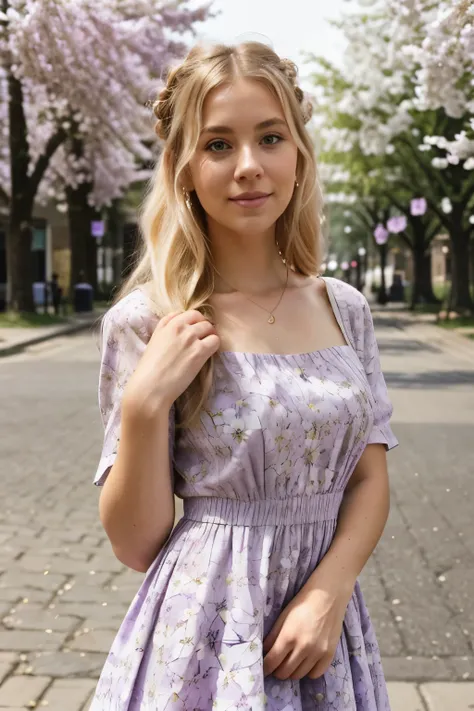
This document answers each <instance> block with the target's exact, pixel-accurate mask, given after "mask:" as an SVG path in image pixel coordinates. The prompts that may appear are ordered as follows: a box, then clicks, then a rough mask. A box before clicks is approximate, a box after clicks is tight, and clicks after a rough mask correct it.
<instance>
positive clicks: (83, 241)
mask: <svg viewBox="0 0 474 711" xmlns="http://www.w3.org/2000/svg"><path fill="white" fill-rule="evenodd" d="M90 190H91V185H90V184H89V183H82V184H81V185H79V186H78V187H77V188H72V187H68V188H66V197H67V205H68V217H69V238H70V245H71V290H72V289H73V288H74V285H75V284H77V283H78V282H80V281H83V280H84V279H85V280H86V281H87V282H88V283H89V284H91V285H92V286H93V287H94V290H95V291H96V290H97V241H96V238H95V237H92V235H91V221H92V219H93V217H94V214H95V211H94V210H93V208H91V206H90V205H89V203H88V196H89V193H90Z"/></svg>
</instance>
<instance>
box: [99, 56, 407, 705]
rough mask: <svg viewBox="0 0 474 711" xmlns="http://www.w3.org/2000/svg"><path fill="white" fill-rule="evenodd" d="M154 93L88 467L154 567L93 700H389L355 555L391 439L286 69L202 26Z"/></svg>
mask: <svg viewBox="0 0 474 711" xmlns="http://www.w3.org/2000/svg"><path fill="white" fill-rule="evenodd" d="M155 113H156V116H157V118H158V123H157V132H158V135H159V136H160V137H161V138H162V139H163V141H164V147H163V152H162V156H161V159H160V162H159V165H158V168H157V171H156V174H155V176H154V178H153V180H152V184H151V190H150V192H149V194H148V197H147V199H146V203H145V207H144V211H143V215H142V232H143V235H144V251H143V256H142V259H141V261H140V262H139V264H138V266H137V267H136V270H135V272H134V274H133V275H132V277H131V278H130V280H129V282H128V284H127V285H126V287H125V290H124V295H123V298H122V299H121V300H119V301H118V303H116V304H115V306H113V308H112V309H111V310H110V311H109V313H108V315H107V316H106V318H105V322H104V326H103V332H104V333H103V338H104V349H103V357H102V367H101V375H100V388H99V396H100V405H101V411H102V415H103V420H104V424H105V442H104V449H103V455H102V459H101V462H100V465H99V468H98V471H97V475H96V479H95V481H96V483H97V484H99V485H103V490H102V492H101V498H100V515H101V520H102V522H103V525H104V528H105V530H106V532H107V535H108V536H109V538H110V541H111V544H112V547H113V550H114V552H115V554H116V556H117V557H118V559H119V560H121V561H122V562H123V563H124V564H125V565H127V566H129V567H131V568H134V569H136V570H139V571H143V572H145V571H146V572H147V575H146V578H145V581H144V583H143V585H142V587H141V589H140V591H139V592H138V594H137V596H136V598H135V600H134V601H133V603H132V605H131V608H130V610H129V612H128V614H127V616H126V618H125V620H124V622H123V625H122V627H121V629H120V631H119V633H118V636H117V638H116V640H115V642H114V644H113V647H112V650H111V652H110V654H109V656H108V659H107V661H106V664H105V667H104V670H103V672H102V676H101V679H100V681H99V684H98V687H97V691H96V696H95V699H94V701H93V704H92V707H91V711H106V710H107V711H108V710H109V709H110V711H112V709H113V710H114V711H125V710H126V709H127V710H128V711H131V710H133V711H137V710H138V709H140V710H141V711H156V710H157V709H159V710H160V711H164V710H166V711H168V710H171V709H173V710H174V709H180V710H181V709H182V710H183V711H198V710H199V711H208V710H210V709H219V710H225V711H231V710H232V709H248V710H251V711H260V710H262V709H264V708H265V709H269V710H271V711H290V710H295V711H299V710H303V709H304V710H305V711H308V710H309V709H319V710H324V711H326V710H329V709H331V710H333V709H337V710H338V711H339V710H340V709H357V710H358V711H359V710H360V711H386V710H387V709H388V708H389V704H388V700H387V692H386V688H385V682H384V678H383V672H382V667H381V662H380V656H379V650H378V647H377V642H376V639H375V636H374V632H373V629H372V626H371V623H370V620H369V617H368V614H367V610H366V607H365V605H364V601H363V599H362V595H361V592H360V589H359V586H358V583H357V576H358V575H359V573H360V571H361V569H362V568H363V566H364V565H365V563H366V561H367V559H368V558H369V556H370V554H371V552H372V550H373V548H374V546H375V545H376V543H377V541H378V539H379V537H380V535H381V533H382V530H383V527H384V525H385V522H386V518H387V514H388V507H389V493H388V482H387V467H386V450H387V449H388V448H391V447H393V446H394V445H395V444H396V440H395V438H394V436H393V434H392V432H391V430H390V427H389V424H388V423H389V418H390V415H391V406H390V403H389V401H388V399H387V392H386V388H385V383H384V379H383V376H382V374H381V372H380V365H379V358H378V351H377V345H376V341H375V337H374V331H373V325H372V320H371V316H370V311H369V309H368V305H367V302H366V301H365V299H364V298H363V297H362V296H361V295H360V294H359V293H358V292H357V291H356V290H355V289H353V288H352V287H350V286H348V285H347V284H344V283H342V282H339V281H337V280H331V279H322V278H318V276H317V273H318V268H319V264H320V259H321V255H320V241H319V240H320V235H319V207H318V190H317V178H316V168H315V162H314V158H313V153H312V145H311V141H310V138H309V136H308V134H307V132H306V129H305V125H304V124H305V122H306V121H307V120H308V118H309V112H308V110H307V108H306V105H305V103H304V100H303V94H302V92H301V90H300V89H299V87H298V86H297V84H296V69H295V67H294V65H293V64H292V63H291V62H289V61H286V60H281V59H280V58H279V57H278V56H277V55H276V54H275V53H274V52H273V51H272V50H271V49H269V48H268V47H267V46H265V45H261V44H259V43H246V44H242V45H240V46H237V47H225V46H216V47H212V48H211V49H210V50H207V51H206V50H204V49H199V48H196V49H194V50H193V51H191V53H190V54H189V56H188V57H187V58H186V60H185V61H184V63H183V64H182V65H181V66H180V67H178V68H177V69H175V70H174V71H172V72H171V73H170V75H169V77H168V82H167V86H166V88H165V89H164V90H163V91H162V92H161V94H160V96H159V100H158V101H157V102H156V104H155ZM176 423H177V424H176ZM174 494H176V495H177V496H179V497H181V498H183V499H184V517H183V518H182V519H181V521H180V522H179V523H178V525H177V526H176V528H175V529H174V531H173V532H172V533H171V531H172V527H173V522H174V515H175V512H174ZM170 534H171V535H170Z"/></svg>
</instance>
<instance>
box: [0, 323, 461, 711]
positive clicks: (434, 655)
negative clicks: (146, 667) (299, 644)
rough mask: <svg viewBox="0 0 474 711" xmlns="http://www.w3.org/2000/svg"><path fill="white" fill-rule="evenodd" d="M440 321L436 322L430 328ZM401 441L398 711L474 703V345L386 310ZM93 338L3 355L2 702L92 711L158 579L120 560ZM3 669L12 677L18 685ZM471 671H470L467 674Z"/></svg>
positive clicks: (392, 537) (377, 571)
mask: <svg viewBox="0 0 474 711" xmlns="http://www.w3.org/2000/svg"><path fill="white" fill-rule="evenodd" d="M430 328H431V331H430ZM377 330H378V337H379V342H380V346H381V352H382V358H383V363H384V369H385V372H386V374H387V381H388V384H389V387H390V389H391V394H392V399H393V402H394V405H395V413H396V414H395V417H394V429H395V431H396V434H397V435H398V437H399V439H400V442H401V446H400V447H399V448H398V449H396V450H394V451H393V452H392V453H391V455H390V471H391V481H392V510H391V515H390V521H389V524H388V526H387V529H386V532H385V534H384V537H383V539H382V541H381V542H380V545H379V547H378V549H377V551H376V554H375V555H374V557H373V559H372V560H371V562H370V564H369V565H368V567H367V569H366V571H365V572H364V575H363V581H362V582H363V587H364V590H365V594H366V597H367V600H368V603H369V607H370V609H371V612H372V617H373V619H374V621H375V624H376V627H377V630H378V635H379V641H380V645H381V648H382V652H383V655H384V662H385V669H386V674H387V677H388V679H389V680H390V681H391V682H392V683H391V684H390V691H391V694H392V699H393V702H392V703H393V711H426V709H429V710H430V711H467V709H473V708H474V683H472V680H474V652H473V640H474V552H473V547H472V540H473V538H474V517H473V516H472V502H473V500H474V499H473V493H474V477H473V472H474V448H473V447H472V438H473V432H474V430H473V424H474V397H473V393H474V388H473V385H474V348H473V349H472V350H469V348H468V347H466V348H464V349H463V348H460V347H458V345H457V342H451V341H449V339H448V340H447V341H446V342H444V343H440V344H438V343H437V344H436V345H435V344H434V335H433V334H434V331H433V327H426V328H425V327H423V326H416V327H413V326H411V327H410V326H409V325H405V326H404V327H403V328H398V327H396V324H395V322H394V320H393V318H378V319H377ZM97 370H98V352H97V349H96V344H95V342H94V338H92V337H91V335H89V334H81V335H80V336H76V337H70V338H63V339H57V340H55V341H50V342H47V343H44V344H41V345H38V346H36V347H33V348H31V349H30V350H29V351H28V352H27V353H24V354H22V355H18V356H12V357H10V358H4V359H1V360H0V392H1V393H2V403H3V407H2V408H1V410H0V427H1V430H0V431H1V437H0V461H1V473H0V486H1V501H2V507H1V511H0V619H1V620H2V624H1V625H0V710H1V711H17V710H19V709H24V708H32V707H33V706H34V705H36V704H38V705H40V706H41V705H42V706H46V707H47V708H48V709H49V711H83V710H85V709H87V707H88V699H89V698H90V695H91V693H92V691H93V688H94V685H95V683H96V679H97V676H98V674H99V672H100V669H101V667H102V664H103V661H104V656H105V654H106V652H107V651H108V649H109V647H110V644H111V642H112V639H113V636H114V634H115V632H116V630H117V628H118V626H119V624H120V622H121V620H122V618H123V616H124V614H125V612H126V609H127V607H128V604H129V602H130V601H131V599H132V597H133V595H134V594H135V592H136V590H137V588H138V586H139V584H140V581H141V579H142V577H143V576H141V575H140V574H138V573H135V572H132V571H128V570H126V569H124V568H123V567H122V566H121V565H120V563H118V562H117V561H116V560H115V559H114V558H113V556H112V554H111V552H110V549H109V544H108V542H107V540H106V538H105V536H104V534H103V532H102V530H101V526H100V523H99V520H98V514H97V500H98V491H97V490H96V488H95V487H93V486H92V485H91V483H90V482H91V477H92V474H93V471H94V468H95V466H96V463H97V459H98V455H99V451H100V444H101V435H102V431H101V423H100V419H99V413H98V409H97V404H96V388H97ZM2 681H3V683H2ZM454 682H457V683H454Z"/></svg>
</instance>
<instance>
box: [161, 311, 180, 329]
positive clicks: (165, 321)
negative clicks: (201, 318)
mask: <svg viewBox="0 0 474 711" xmlns="http://www.w3.org/2000/svg"><path fill="white" fill-rule="evenodd" d="M181 313H183V312H182V311H172V312H171V313H170V314H166V316H163V317H162V318H160V320H159V321H158V326H159V327H160V328H163V327H164V326H167V325H168V324H169V322H170V321H172V320H173V319H174V318H176V316H179V314H181Z"/></svg>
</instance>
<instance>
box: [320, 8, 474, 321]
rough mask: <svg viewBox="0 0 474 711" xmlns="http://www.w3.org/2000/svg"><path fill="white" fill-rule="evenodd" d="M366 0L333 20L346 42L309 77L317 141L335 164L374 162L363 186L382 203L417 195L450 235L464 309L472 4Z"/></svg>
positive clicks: (471, 179)
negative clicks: (317, 114) (334, 59)
mask: <svg viewBox="0 0 474 711" xmlns="http://www.w3.org/2000/svg"><path fill="white" fill-rule="evenodd" d="M367 4H369V3H367V0H365V2H364V5H367ZM370 4H371V5H372V8H371V11H370V12H366V11H364V12H362V13H358V14H356V15H352V16H351V17H350V18H347V19H346V20H344V21H343V22H342V23H341V27H342V30H343V31H344V33H345V35H346V37H347V40H348V52H347V56H346V61H345V64H344V67H343V69H342V71H336V70H335V69H334V68H333V67H331V66H330V65H328V64H327V63H323V64H322V72H320V74H319V75H318V77H317V81H318V87H319V106H320V109H321V110H322V112H323V113H325V115H326V117H327V120H326V130H325V131H324V145H325V147H326V150H327V151H329V152H332V154H333V156H334V155H336V158H337V157H339V160H338V161H337V162H338V163H340V159H341V156H344V154H346V156H347V155H348V153H350V152H351V151H355V152H356V153H357V154H360V155H361V156H365V157H366V158H367V159H368V161H369V165H370V163H371V159H372V158H373V159H379V162H378V164H377V160H376V161H375V168H372V169H371V175H373V177H374V178H375V180H374V181H373V185H372V186H371V188H370V189H371V190H375V193H376V195H377V196H378V197H380V190H381V189H382V188H384V191H385V193H386V194H387V195H386V197H387V199H388V198H389V196H392V197H393V196H395V197H396V198H397V197H398V198H399V197H400V191H401V194H402V196H403V198H404V200H403V201H402V202H403V204H404V205H405V209H407V206H408V204H409V202H410V199H411V198H412V197H425V199H426V200H427V203H428V206H429V212H430V214H431V215H435V216H436V217H437V219H438V221H439V223H440V224H441V225H442V226H443V228H445V229H446V231H447V232H448V233H449V235H450V238H451V243H452V251H453V277H454V278H453V302H454V305H455V307H457V308H459V309H462V308H464V307H467V308H469V307H471V306H472V301H471V297H470V292H469V271H468V264H469V259H468V253H469V240H470V235H471V232H472V225H471V223H470V217H471V213H472V211H473V210H474V200H473V194H474V171H473V168H474V161H472V158H471V150H472V140H471V138H470V136H471V135H472V134H473V127H472V113H473V100H474V83H473V79H474V71H473V67H474V64H473V61H472V30H471V24H470V22H469V17H470V15H471V14H472V2H456V3H455V7H453V3H452V2H451V3H447V2H446V3H441V10H440V12H441V14H438V10H439V8H440V3H434V2H432V0H374V2H372V3H370ZM453 33H454V35H453ZM442 57H443V58H444V59H443V60H442V59H441V58H442ZM444 60H445V61H446V62H447V67H446V68H444V65H442V66H439V64H440V62H442V61H444ZM435 65H436V66H435ZM448 86H449V89H450V90H449V91H447V88H448ZM352 155H353V154H352ZM346 165H347V163H346ZM347 169H348V170H349V172H350V173H351V174H352V173H353V169H352V168H351V166H350V165H348V166H347ZM399 202H400V201H399ZM448 203H449V208H448V209H446V207H447V205H448ZM398 207H399V206H398ZM422 222H424V220H422V221H420V223H422Z"/></svg>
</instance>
